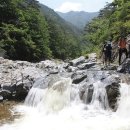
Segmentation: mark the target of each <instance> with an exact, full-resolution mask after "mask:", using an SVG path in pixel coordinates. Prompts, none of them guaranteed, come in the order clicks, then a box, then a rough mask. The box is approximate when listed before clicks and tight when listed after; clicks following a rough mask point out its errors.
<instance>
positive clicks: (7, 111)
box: [0, 101, 20, 125]
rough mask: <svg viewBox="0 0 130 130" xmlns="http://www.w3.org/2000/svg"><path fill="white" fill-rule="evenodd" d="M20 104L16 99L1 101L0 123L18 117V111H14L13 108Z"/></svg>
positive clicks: (11, 120)
mask: <svg viewBox="0 0 130 130" xmlns="http://www.w3.org/2000/svg"><path fill="white" fill-rule="evenodd" d="M18 104H20V103H19V102H16V101H3V102H1V103H0V125H3V124H5V123H11V122H13V121H14V119H16V118H19V117H20V115H19V113H14V111H13V108H14V107H15V106H16V105H18Z"/></svg>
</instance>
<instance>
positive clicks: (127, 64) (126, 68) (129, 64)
mask: <svg viewBox="0 0 130 130" xmlns="http://www.w3.org/2000/svg"><path fill="white" fill-rule="evenodd" d="M117 71H118V72H120V73H129V74H130V58H128V59H126V60H125V61H124V62H123V63H122V64H121V65H120V66H119V67H118V68H117Z"/></svg>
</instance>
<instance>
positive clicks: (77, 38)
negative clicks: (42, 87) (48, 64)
mask: <svg viewBox="0 0 130 130" xmlns="http://www.w3.org/2000/svg"><path fill="white" fill-rule="evenodd" d="M129 33H130V1H129V0H114V1H113V2H112V3H108V4H107V5H106V6H105V7H104V8H103V9H101V10H100V12H99V16H98V17H97V18H94V19H93V20H92V21H91V22H89V23H88V24H86V27H85V28H84V33H82V34H81V32H80V30H78V29H76V28H75V27H74V26H72V25H70V24H69V23H67V22H65V20H63V19H62V18H60V16H59V15H58V14H56V13H55V12H54V11H53V10H51V9H50V8H48V7H46V6H44V5H40V4H39V3H38V2H37V1H36V0H1V1H0V55H1V56H4V57H5V58H9V59H13V60H27V61H32V62H37V61H40V60H45V59H49V58H55V59H56V58H57V59H62V60H65V59H71V58H75V57H78V56H80V55H81V54H86V53H90V52H99V51H100V50H101V49H100V48H101V46H102V44H103V43H104V42H105V41H106V40H112V41H115V42H117V41H118V39H119V37H120V36H121V35H123V36H127V35H128V34H129Z"/></svg>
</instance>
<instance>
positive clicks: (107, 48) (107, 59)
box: [103, 42, 112, 66]
mask: <svg viewBox="0 0 130 130" xmlns="http://www.w3.org/2000/svg"><path fill="white" fill-rule="evenodd" d="M103 48H104V49H103V53H104V60H105V65H106V66H107V65H110V63H111V55H112V46H111V42H108V43H107V44H105V45H104V47H103Z"/></svg>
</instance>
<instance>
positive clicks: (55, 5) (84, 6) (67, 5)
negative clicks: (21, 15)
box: [37, 0, 113, 13]
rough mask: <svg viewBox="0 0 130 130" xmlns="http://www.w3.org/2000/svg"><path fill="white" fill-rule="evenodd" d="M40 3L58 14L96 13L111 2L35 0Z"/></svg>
mask: <svg viewBox="0 0 130 130" xmlns="http://www.w3.org/2000/svg"><path fill="white" fill-rule="evenodd" d="M37 1H39V2H40V3H42V4H44V5H46V6H48V7H50V8H52V9H54V10H55V11H59V12H63V13H65V12H69V11H86V12H97V11H99V10H100V9H102V8H103V7H104V6H105V5H106V2H109V3H111V2H112V1H113V0H37Z"/></svg>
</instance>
